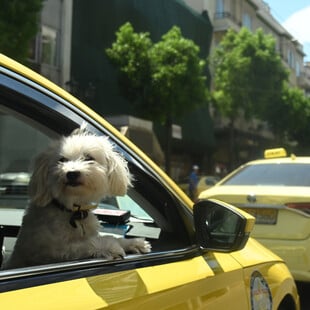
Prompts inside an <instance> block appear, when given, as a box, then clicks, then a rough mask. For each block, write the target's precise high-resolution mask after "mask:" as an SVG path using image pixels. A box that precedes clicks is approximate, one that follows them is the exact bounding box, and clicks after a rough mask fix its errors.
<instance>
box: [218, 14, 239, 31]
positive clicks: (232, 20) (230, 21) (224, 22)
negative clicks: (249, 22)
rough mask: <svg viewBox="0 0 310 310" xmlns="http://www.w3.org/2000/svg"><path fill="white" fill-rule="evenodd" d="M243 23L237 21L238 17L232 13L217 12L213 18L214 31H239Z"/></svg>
mask: <svg viewBox="0 0 310 310" xmlns="http://www.w3.org/2000/svg"><path fill="white" fill-rule="evenodd" d="M240 27H241V22H240V21H237V19H236V17H235V16H234V15H233V14H231V13H230V12H215V13H214V18H213V28H214V31H215V32H217V31H226V30H228V29H229V28H232V29H234V30H236V31H239V30H240Z"/></svg>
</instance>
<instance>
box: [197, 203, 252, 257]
mask: <svg viewBox="0 0 310 310" xmlns="http://www.w3.org/2000/svg"><path fill="white" fill-rule="evenodd" d="M193 212H194V223H195V229H196V238H197V242H198V244H199V246H200V247H201V248H202V249H206V250H213V251H218V252H233V251H237V250H241V249H242V248H243V247H244V246H245V244H246V242H247V240H248V238H249V236H250V233H251V231H252V229H253V227H254V223H255V218H254V217H253V216H251V215H250V214H248V213H246V212H244V211H242V210H240V209H237V208H235V207H233V206H232V205H229V204H227V203H224V202H221V201H218V200H215V199H210V200H202V201H200V202H198V203H196V204H195V205H194V209H193Z"/></svg>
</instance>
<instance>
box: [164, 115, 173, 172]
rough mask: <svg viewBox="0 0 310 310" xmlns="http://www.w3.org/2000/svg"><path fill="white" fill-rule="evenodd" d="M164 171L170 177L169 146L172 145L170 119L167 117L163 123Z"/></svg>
mask: <svg viewBox="0 0 310 310" xmlns="http://www.w3.org/2000/svg"><path fill="white" fill-rule="evenodd" d="M165 136H166V137H165V140H166V143H165V150H164V152H165V170H166V173H167V174H168V175H169V176H170V175H171V144H172V119H171V117H170V116H167V118H166V121H165Z"/></svg>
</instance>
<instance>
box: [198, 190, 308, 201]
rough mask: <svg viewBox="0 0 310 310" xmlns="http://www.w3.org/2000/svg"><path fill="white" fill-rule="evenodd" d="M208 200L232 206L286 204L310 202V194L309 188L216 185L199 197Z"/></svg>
mask: <svg viewBox="0 0 310 310" xmlns="http://www.w3.org/2000/svg"><path fill="white" fill-rule="evenodd" d="M251 197H252V200H251ZM253 197H254V198H253ZM208 198H216V199H219V200H223V201H225V202H228V203H231V204H246V203H251V202H253V203H254V202H255V203H260V202H261V203H269V204H277V203H281V204H283V203H286V202H309V200H310V192H309V188H307V187H293V186H290V187H288V186H260V185H257V186H236V185H234V186H230V185H222V186H217V185H215V186H213V187H211V188H209V189H207V190H205V191H203V192H202V193H201V194H200V195H199V199H208ZM253 199H255V201H254V200H253Z"/></svg>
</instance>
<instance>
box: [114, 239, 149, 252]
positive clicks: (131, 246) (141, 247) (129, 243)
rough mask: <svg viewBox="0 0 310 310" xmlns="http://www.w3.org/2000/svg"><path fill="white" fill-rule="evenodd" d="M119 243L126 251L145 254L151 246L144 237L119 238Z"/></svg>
mask: <svg viewBox="0 0 310 310" xmlns="http://www.w3.org/2000/svg"><path fill="white" fill-rule="evenodd" d="M119 243H120V245H121V246H122V248H123V249H124V251H125V252H126V253H128V254H129V253H131V254H146V253H150V252H151V249H152V246H151V244H150V243H149V242H148V241H146V240H145V239H144V238H133V239H124V238H121V239H119Z"/></svg>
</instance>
